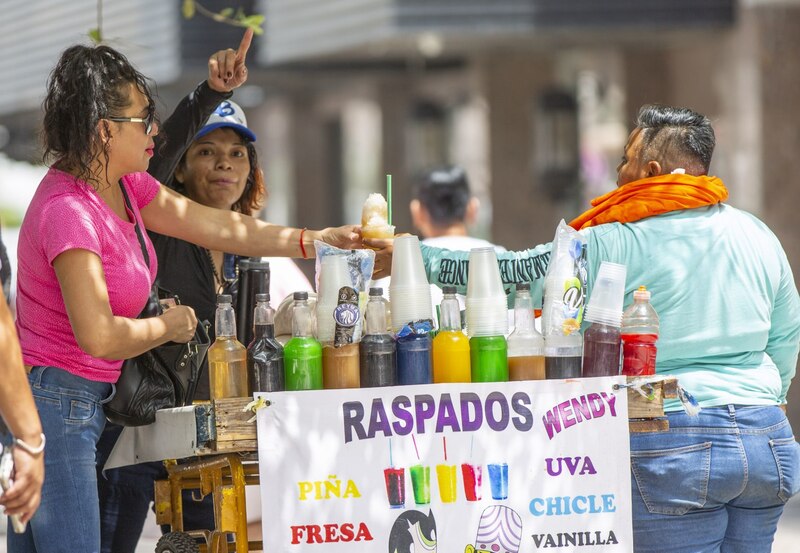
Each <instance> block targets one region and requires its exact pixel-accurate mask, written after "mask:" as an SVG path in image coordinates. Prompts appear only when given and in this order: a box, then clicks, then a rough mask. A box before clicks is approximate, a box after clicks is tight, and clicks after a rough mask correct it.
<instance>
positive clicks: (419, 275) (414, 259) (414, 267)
mask: <svg viewBox="0 0 800 553" xmlns="http://www.w3.org/2000/svg"><path fill="white" fill-rule="evenodd" d="M422 285H426V286H429V283H428V277H427V276H426V275H425V264H424V262H423V261H422V250H420V247H419V238H417V237H416V236H398V237H397V238H395V240H394V253H393V254H392V281H391V283H390V285H389V290H390V294H391V290H393V289H397V290H399V289H402V288H408V287H411V286H422Z"/></svg>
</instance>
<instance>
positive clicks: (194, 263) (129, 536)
mask: <svg viewBox="0 0 800 553" xmlns="http://www.w3.org/2000/svg"><path fill="white" fill-rule="evenodd" d="M197 92H200V93H201V94H198V95H197V96H198V97H202V96H203V95H204V94H207V93H206V92H205V91H200V90H199V91H197ZM187 109H188V108H187V106H186V105H185V104H182V105H180V106H179V107H178V108H177V109H176V110H175V112H174V113H173V115H172V116H171V117H170V118H169V119H167V120H166V121H165V122H164V125H163V134H165V135H166V136H167V137H169V139H170V140H171V137H172V136H174V135H175V134H181V133H180V132H179V129H182V128H183V127H184V125H183V124H182V120H192V121H194V120H197V119H195V118H190V117H187V115H188V113H187V111H186V110H187ZM174 127H178V128H176V129H175V128H174ZM173 129H174V130H173ZM255 140H256V136H255V134H254V133H253V131H252V130H250V128H249V127H248V126H247V119H246V117H245V114H244V111H242V109H241V108H240V107H239V106H238V105H237V104H236V103H234V102H233V101H230V100H223V101H222V102H221V103H220V104H219V106H218V107H217V108H216V109H215V110H214V112H213V113H212V114H211V116H210V117H209V119H208V121H207V122H206V124H205V125H204V126H203V127H202V128H201V129H199V131H198V132H197V133H196V135H195V136H194V141H193V142H192V143H191V144H190V145H189V147H188V149H186V151H185V153H184V154H183V155H182V156H180V158H179V162H178V164H177V166H173V167H174V171H173V172H172V174H171V175H168V174H166V173H165V172H164V168H165V167H168V166H170V165H172V164H171V163H170V162H169V159H167V158H165V157H159V156H156V157H154V158H153V160H152V161H151V162H150V168H149V172H150V173H151V174H153V176H155V177H157V178H158V177H163V181H164V182H165V183H166V184H167V185H168V186H169V187H170V188H173V189H174V190H177V191H178V192H180V193H181V194H184V195H185V196H187V197H189V198H191V199H192V200H194V201H196V202H198V203H201V204H203V205H207V206H211V207H215V208H217V209H228V210H231V211H235V212H237V213H243V214H245V215H252V213H253V212H254V211H255V210H258V209H259V208H260V207H261V204H262V202H263V200H264V198H265V190H264V181H263V176H262V171H261V167H260V165H259V163H258V156H257V152H256V149H255V146H254V144H253V143H254V142H255ZM150 238H151V239H152V241H153V246H154V247H155V250H156V254H157V256H158V265H159V271H158V282H159V285H160V286H161V287H162V288H164V289H166V290H169V291H170V292H173V293H175V294H177V295H178V297H180V298H181V303H183V304H184V305H189V306H191V307H192V308H193V309H194V310H195V314H196V315H197V317H198V319H200V320H208V321H213V320H214V313H215V310H216V298H217V294H218V293H226V294H227V293H231V294H233V295H234V296H235V293H236V289H235V286H234V284H235V283H236V273H235V271H234V270H233V269H234V268H235V266H236V261H237V257H236V256H231V255H229V254H223V252H221V251H220V252H211V251H209V250H207V249H205V248H202V247H200V246H197V245H195V244H192V243H190V242H186V241H184V240H180V239H178V238H172V237H170V236H165V235H162V234H157V233H150ZM265 260H266V261H269V263H270V277H271V278H270V293H271V294H272V295H273V297H275V298H277V301H278V302H279V301H280V299H282V297H283V296H284V295H286V294H287V293H288V292H286V293H285V291H286V290H311V285H310V283H309V282H308V279H306V277H305V275H304V274H303V272H302V271H300V269H299V268H298V267H297V265H295V264H294V263H293V262H292V261H291V260H290V259H287V258H284V257H274V258H272V257H270V258H265ZM226 267H228V268H229V269H230V271H229V273H228V274H225V272H224V271H225V268H226ZM276 304H277V303H276ZM209 334H210V338H211V340H212V341H213V340H214V334H213V328H212V329H211V330H210V332H209ZM206 365H207V364H206ZM202 375H203V378H202V379H201V381H200V383H199V384H198V386H197V391H196V393H195V399H196V400H208V399H210V390H209V381H208V369H207V366H206V367H204V369H203V372H202ZM121 430H122V429H121V427H119V426H116V425H110V424H107V425H106V429H105V430H104V431H103V436H102V437H101V439H100V442H99V443H98V466H97V469H98V490H99V494H100V518H101V539H102V548H101V551H103V552H107V553H126V552H130V553H133V552H134V551H135V550H136V544H137V543H138V541H139V538H140V536H141V533H142V528H143V527H144V523H145V520H146V518H147V513H148V510H149V508H150V505H151V503H152V502H153V500H154V499H153V484H154V482H155V481H156V480H161V479H166V478H167V473H166V470H165V469H164V466H163V463H160V462H154V463H141V464H137V465H132V466H128V467H121V468H118V469H111V470H107V471H105V473H103V471H102V469H103V464H105V460H106V459H107V458H108V455H109V454H110V453H111V449H112V448H113V445H114V442H115V441H116V439H117V437H118V436H119V433H120V431H121ZM193 493H194V492H193V491H192V490H184V492H183V521H184V529H185V530H211V529H213V528H214V505H213V501H212V496H211V495H207V496H206V497H205V498H204V499H203V501H201V502H198V501H195V500H194V499H193V498H192V495H193ZM165 531H166V530H165Z"/></svg>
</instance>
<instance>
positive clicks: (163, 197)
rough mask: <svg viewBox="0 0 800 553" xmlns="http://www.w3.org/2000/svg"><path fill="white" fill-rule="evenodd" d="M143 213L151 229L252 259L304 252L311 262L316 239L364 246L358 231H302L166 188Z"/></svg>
mask: <svg viewBox="0 0 800 553" xmlns="http://www.w3.org/2000/svg"><path fill="white" fill-rule="evenodd" d="M141 213H142V219H143V220H144V224H145V227H146V228H147V230H151V231H154V232H157V233H159V234H165V235H167V236H173V237H175V238H180V239H181V240H186V241H187V242H192V243H194V244H197V245H199V246H203V247H204V248H207V249H209V250H216V251H225V252H228V253H235V254H238V255H246V256H249V257H260V256H266V257H269V256H273V257H304V256H303V251H305V254H306V255H305V257H312V256H313V255H314V254H315V253H316V252H315V250H314V240H322V241H323V242H327V243H328V244H332V245H334V246H336V247H338V248H342V249H348V250H349V249H353V248H360V247H361V234H360V230H359V228H358V227H357V226H353V225H347V226H343V227H329V228H326V229H323V230H305V231H303V230H302V229H298V228H292V227H284V226H281V225H273V224H271V223H265V222H264V221H259V220H258V219H255V218H253V217H249V216H247V215H243V214H241V213H237V212H235V211H230V210H225V209H214V208H212V207H206V206H204V205H202V204H200V203H197V202H194V201H192V200H190V199H189V198H187V197H185V196H182V195H180V194H178V193H177V192H175V191H174V190H170V189H169V188H167V187H166V186H163V185H162V186H161V188H160V190H159V192H158V194H157V195H156V197H155V198H154V199H153V201H152V202H150V203H149V204H147V206H146V207H144V208H143V209H142V210H141ZM301 235H302V244H303V246H302V247H301V245H300V242H301V240H300V239H301Z"/></svg>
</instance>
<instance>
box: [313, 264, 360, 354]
mask: <svg viewBox="0 0 800 553" xmlns="http://www.w3.org/2000/svg"><path fill="white" fill-rule="evenodd" d="M352 285H353V283H352V281H351V280H350V271H349V270H348V268H347V259H346V258H345V256H343V255H326V256H324V257H323V258H322V260H321V261H320V274H319V293H318V294H317V307H316V314H317V339H318V340H319V341H320V342H333V337H334V333H335V329H336V321H334V319H333V310H334V309H336V306H337V305H338V304H339V289H341V288H342V286H352Z"/></svg>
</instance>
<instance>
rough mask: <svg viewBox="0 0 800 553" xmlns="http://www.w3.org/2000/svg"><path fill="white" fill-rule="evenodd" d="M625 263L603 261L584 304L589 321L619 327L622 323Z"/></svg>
mask: <svg viewBox="0 0 800 553" xmlns="http://www.w3.org/2000/svg"><path fill="white" fill-rule="evenodd" d="M626 273H627V270H626V268H625V265H620V264H618V263H610V262H608V261H603V262H602V263H601V264H600V270H599V271H598V273H597V278H596V279H595V281H594V287H593V288H592V294H591V296H590V297H589V303H588V305H587V306H586V315H585V318H586V320H587V321H589V322H593V323H603V324H608V325H612V326H616V327H619V326H620V324H621V323H622V304H623V303H624V301H625V276H626Z"/></svg>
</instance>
